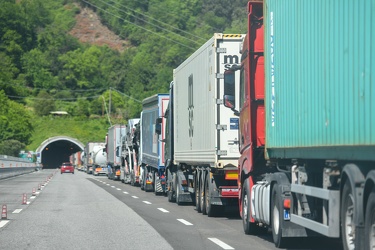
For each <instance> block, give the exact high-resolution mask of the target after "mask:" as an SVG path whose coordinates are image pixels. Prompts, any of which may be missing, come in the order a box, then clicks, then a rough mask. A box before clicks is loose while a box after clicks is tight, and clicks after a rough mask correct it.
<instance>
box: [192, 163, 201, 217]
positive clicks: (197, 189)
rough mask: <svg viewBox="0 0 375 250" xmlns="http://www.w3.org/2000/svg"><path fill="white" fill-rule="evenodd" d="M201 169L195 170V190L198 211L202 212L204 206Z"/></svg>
mask: <svg viewBox="0 0 375 250" xmlns="http://www.w3.org/2000/svg"><path fill="white" fill-rule="evenodd" d="M201 174H202V173H201V171H198V170H197V171H196V172H195V178H194V180H195V183H194V191H195V209H196V210H197V212H198V213H202V207H201V196H200V195H201V190H200V186H201V185H200V182H199V181H200V179H201Z"/></svg>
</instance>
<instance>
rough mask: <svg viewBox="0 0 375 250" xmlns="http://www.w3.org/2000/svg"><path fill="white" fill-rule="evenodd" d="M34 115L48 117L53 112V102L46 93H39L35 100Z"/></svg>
mask: <svg viewBox="0 0 375 250" xmlns="http://www.w3.org/2000/svg"><path fill="white" fill-rule="evenodd" d="M33 106H34V113H35V114H36V115H41V116H43V115H49V113H50V112H51V111H53V110H55V101H54V100H53V99H52V96H50V95H49V94H48V93H47V91H45V90H42V91H41V92H39V94H38V96H37V98H36V99H35V100H34V105H33Z"/></svg>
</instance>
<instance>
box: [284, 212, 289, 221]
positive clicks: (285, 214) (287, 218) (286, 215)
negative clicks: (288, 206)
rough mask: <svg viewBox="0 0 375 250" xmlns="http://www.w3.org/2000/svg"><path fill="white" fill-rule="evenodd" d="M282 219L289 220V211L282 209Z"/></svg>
mask: <svg viewBox="0 0 375 250" xmlns="http://www.w3.org/2000/svg"><path fill="white" fill-rule="evenodd" d="M284 220H290V211H289V210H284Z"/></svg>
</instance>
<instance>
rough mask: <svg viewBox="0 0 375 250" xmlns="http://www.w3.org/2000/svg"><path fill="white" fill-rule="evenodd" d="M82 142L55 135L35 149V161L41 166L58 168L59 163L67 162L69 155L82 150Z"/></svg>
mask: <svg viewBox="0 0 375 250" xmlns="http://www.w3.org/2000/svg"><path fill="white" fill-rule="evenodd" d="M83 148H84V146H83V144H82V143H81V142H80V141H78V140H77V139H74V138H70V137H67V136H57V137H52V138H48V139H47V140H45V141H44V142H43V143H42V144H41V145H40V146H39V147H38V149H37V150H36V154H37V162H38V163H41V164H42V165H43V168H49V169H51V168H58V167H59V166H60V165H61V163H63V162H69V161H70V156H71V155H72V154H74V153H76V152H78V151H82V150H83Z"/></svg>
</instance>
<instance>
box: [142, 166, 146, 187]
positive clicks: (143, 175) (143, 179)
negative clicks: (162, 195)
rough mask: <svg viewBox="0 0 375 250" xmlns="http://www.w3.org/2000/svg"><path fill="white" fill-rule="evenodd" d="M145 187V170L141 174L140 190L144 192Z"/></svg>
mask: <svg viewBox="0 0 375 250" xmlns="http://www.w3.org/2000/svg"><path fill="white" fill-rule="evenodd" d="M145 185H146V168H145V169H144V170H143V172H142V183H141V190H145Z"/></svg>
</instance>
